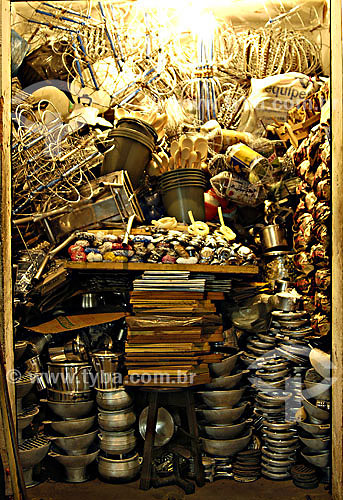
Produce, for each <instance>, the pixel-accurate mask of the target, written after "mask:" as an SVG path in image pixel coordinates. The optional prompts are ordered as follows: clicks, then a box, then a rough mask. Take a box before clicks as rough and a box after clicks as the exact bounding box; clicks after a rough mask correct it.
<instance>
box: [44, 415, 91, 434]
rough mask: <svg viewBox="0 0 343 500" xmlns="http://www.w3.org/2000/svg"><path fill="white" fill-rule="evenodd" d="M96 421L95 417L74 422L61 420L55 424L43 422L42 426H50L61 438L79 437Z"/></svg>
mask: <svg viewBox="0 0 343 500" xmlns="http://www.w3.org/2000/svg"><path fill="white" fill-rule="evenodd" d="M95 419H96V415H92V416H91V417H86V418H80V419H74V420H61V421H56V422H51V421H48V422H43V423H44V424H50V425H51V428H52V429H53V430H54V431H55V432H58V433H59V434H62V435H63V436H79V435H80V434H85V433H86V432H87V431H89V429H90V428H91V427H92V425H93V424H94V422H95Z"/></svg>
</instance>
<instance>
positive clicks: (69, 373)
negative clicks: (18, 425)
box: [45, 360, 99, 483]
mask: <svg viewBox="0 0 343 500" xmlns="http://www.w3.org/2000/svg"><path fill="white" fill-rule="evenodd" d="M47 367H48V389H47V405H48V408H49V409H50V410H51V411H52V413H53V414H54V415H55V419H54V420H47V421H46V422H45V423H46V424H49V425H50V426H51V430H52V431H53V433H54V434H55V435H53V433H51V434H52V436H51V437H50V438H51V440H52V442H53V445H52V450H51V451H50V453H49V455H50V456H51V457H52V458H54V459H55V460H56V461H57V462H59V463H60V464H61V465H62V466H63V467H64V470H65V480H66V481H67V482H70V483H81V482H84V481H87V479H88V475H87V466H88V465H89V464H90V463H92V462H93V461H94V460H95V458H96V457H97V455H98V453H99V451H98V445H97V434H98V430H97V429H96V428H95V429H94V424H95V416H94V415H92V410H93V409H94V399H95V397H94V391H93V377H92V366H91V365H90V364H89V363H87V362H84V361H68V360H67V361H63V362H62V361H53V362H49V363H47ZM56 417H59V418H56ZM56 434H58V435H57V436H56Z"/></svg>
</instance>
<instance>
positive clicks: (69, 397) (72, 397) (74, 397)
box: [48, 388, 93, 403]
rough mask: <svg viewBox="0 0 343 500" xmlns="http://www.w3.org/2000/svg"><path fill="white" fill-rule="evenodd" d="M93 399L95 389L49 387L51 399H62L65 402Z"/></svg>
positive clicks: (49, 398) (49, 397)
mask: <svg viewBox="0 0 343 500" xmlns="http://www.w3.org/2000/svg"><path fill="white" fill-rule="evenodd" d="M92 399H93V391H82V392H74V391H55V390H54V389H49V388H48V400H49V401H62V402H64V403H79V402H80V401H91V400H92Z"/></svg>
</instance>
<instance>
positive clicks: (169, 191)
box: [160, 169, 206, 223]
mask: <svg viewBox="0 0 343 500" xmlns="http://www.w3.org/2000/svg"><path fill="white" fill-rule="evenodd" d="M179 170H189V171H193V170H194V169H179ZM179 170H175V171H172V172H167V173H166V174H163V175H161V177H160V189H161V194H162V201H163V205H164V208H165V210H166V212H167V214H168V216H169V217H175V218H176V219H177V220H178V221H179V222H186V223H190V222H191V221H190V220H189V217H188V211H189V210H191V211H192V212H193V216H194V219H195V220H201V221H203V220H205V203H204V192H205V189H206V179H205V174H204V173H203V172H202V171H199V174H200V175H198V179H197V180H195V179H193V178H192V177H191V178H187V176H186V177H181V178H180V177H179V175H178V172H179ZM170 174H174V175H170ZM165 176H168V177H167V180H165V179H166V178H165Z"/></svg>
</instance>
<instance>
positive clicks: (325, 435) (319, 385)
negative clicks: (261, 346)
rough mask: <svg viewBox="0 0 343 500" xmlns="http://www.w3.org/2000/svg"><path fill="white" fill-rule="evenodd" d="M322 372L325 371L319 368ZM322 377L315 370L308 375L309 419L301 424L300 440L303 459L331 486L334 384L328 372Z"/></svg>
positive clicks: (305, 394) (305, 396)
mask: <svg viewBox="0 0 343 500" xmlns="http://www.w3.org/2000/svg"><path fill="white" fill-rule="evenodd" d="M317 368H318V369H319V370H321V367H320V366H318V367H317ZM321 372H322V373H321V374H319V373H318V372H317V371H316V370H315V369H314V368H311V369H309V370H308V371H307V372H306V375H305V380H304V389H303V393H302V403H303V407H304V410H305V414H306V419H305V420H303V421H300V422H299V427H300V430H299V438H300V441H301V443H302V444H303V445H304V447H303V448H302V450H301V455H302V457H303V458H304V459H305V460H306V461H307V462H308V463H310V464H311V465H313V466H315V467H316V469H317V471H318V474H319V476H320V480H321V481H323V482H329V481H330V476H331V469H330V447H331V446H330V445H331V439H330V424H329V422H330V403H331V394H330V386H331V384H330V381H329V378H328V377H327V378H324V377H323V376H322V375H324V376H326V375H328V374H327V373H326V371H325V369H324V370H321Z"/></svg>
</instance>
